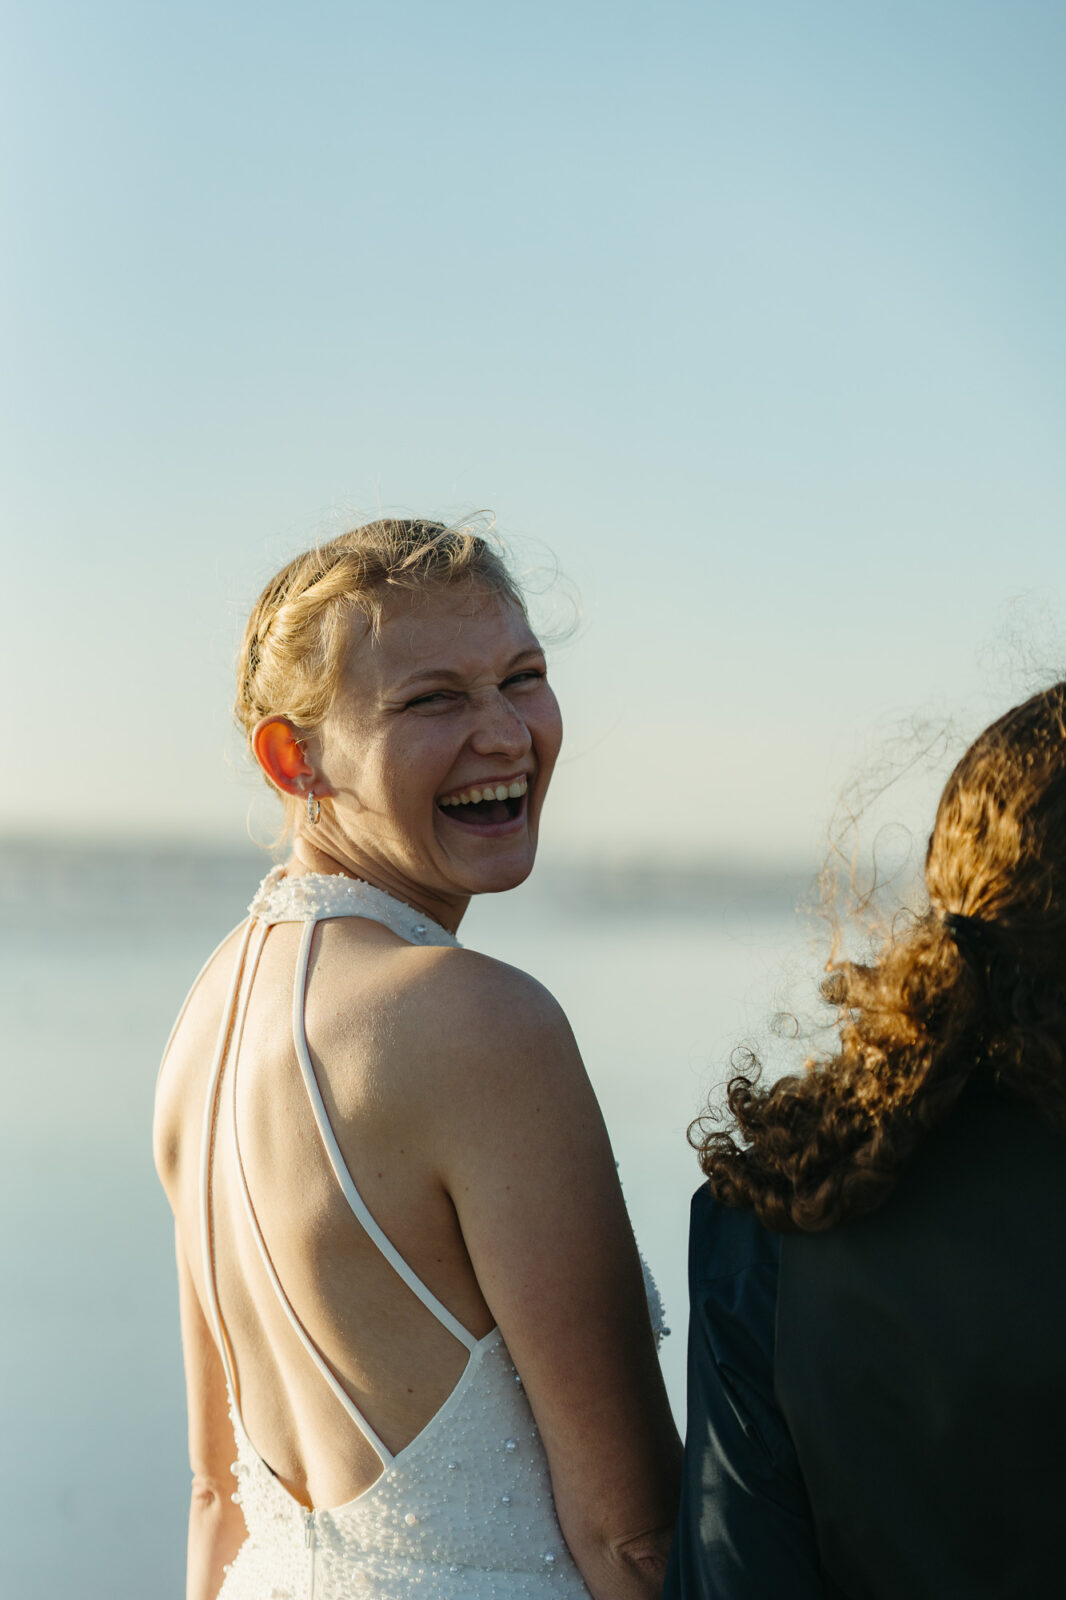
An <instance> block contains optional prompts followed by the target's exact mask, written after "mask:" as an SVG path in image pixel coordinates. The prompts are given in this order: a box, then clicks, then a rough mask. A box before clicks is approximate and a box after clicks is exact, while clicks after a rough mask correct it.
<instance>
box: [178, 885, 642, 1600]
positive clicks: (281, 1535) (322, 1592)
mask: <svg viewBox="0 0 1066 1600" xmlns="http://www.w3.org/2000/svg"><path fill="white" fill-rule="evenodd" d="M250 909H251V920H250V921H249V923H248V926H247V928H246V930H245V934H244V939H243V943H242V946H241V953H240V956H239V959H238V971H237V973H236V975H235V977H234V982H233V986H232V989H231V994H230V1002H229V1007H228V1010H227V1015H226V1016H225V1017H224V1019H223V1025H222V1029H221V1031H220V1040H219V1045H218V1048H217V1050H216V1057H215V1062H214V1066H213V1071H212V1080H211V1087H210V1090H209V1095H208V1101H209V1104H208V1108H207V1113H206V1115H205V1137H204V1144H203V1148H204V1152H205V1154H204V1162H203V1166H202V1170H201V1196H202V1202H201V1203H202V1215H203V1230H202V1231H203V1247H204V1271H205V1281H206V1284H207V1291H208V1308H209V1311H210V1314H211V1318H212V1321H213V1324H214V1328H215V1335H216V1341H217V1343H218V1347H219V1349H220V1351H221V1353H222V1359H223V1364H224V1366H225V1368H226V1378H227V1386H228V1389H229V1395H230V1415H231V1418H232V1421H233V1431H234V1438H235V1441H236V1448H237V1460H236V1462H235V1463H234V1472H235V1474H236V1477H237V1480H238V1492H237V1496H236V1498H237V1499H238V1500H239V1502H240V1505H241V1508H242V1511H243V1513H244V1519H245V1522H246V1524H247V1528H248V1538H247V1539H246V1540H245V1542H244V1544H243V1545H242V1546H241V1549H240V1551H239V1553H238V1555H237V1557H236V1559H235V1561H234V1562H233V1564H232V1565H231V1566H230V1567H229V1569H228V1570H227V1574H226V1577H225V1581H224V1582H223V1585H222V1588H221V1590H220V1591H219V1600H305V1597H306V1600H342V1597H343V1600H349V1597H354V1596H358V1597H361V1600H408V1597H410V1596H419V1595H421V1596H424V1597H425V1600H497V1597H498V1600H550V1597H551V1596H552V1595H554V1596H556V1597H558V1600H588V1591H587V1590H586V1588H585V1585H584V1582H583V1580H582V1578H581V1575H580V1573H579V1571H578V1569H577V1566H576V1565H575V1563H574V1560H573V1557H572V1556H571V1555H570V1552H569V1550H568V1549H567V1546H566V1542H565V1540H564V1538H563V1535H562V1532H561V1530H560V1528H559V1523H558V1520H557V1518H556V1514H555V1506H554V1501H553V1499H552V1491H551V1481H550V1476H549V1471H548V1462H547V1457H546V1455H545V1451H544V1447H543V1444H542V1443H541V1439H540V1436H539V1433H538V1431H537V1426H536V1422H535V1420H534V1417H533V1413H532V1411H531V1409H530V1406H529V1402H528V1400H527V1399H526V1395H525V1392H524V1390H523V1388H522V1383H521V1379H520V1377H519V1375H518V1373H517V1371H516V1370H515V1367H514V1364H513V1362H512V1361H511V1358H510V1355H509V1353H508V1350H507V1347H506V1345H505V1344H504V1341H503V1337H502V1335H501V1334H500V1332H499V1330H498V1329H495V1328H494V1329H493V1330H492V1331H491V1332H490V1333H488V1334H487V1335H486V1336H485V1337H484V1338H483V1339H475V1338H474V1337H473V1336H472V1335H471V1334H470V1333H469V1332H468V1331H467V1329H466V1328H464V1327H463V1326H462V1324H461V1323H459V1322H458V1321H457V1320H456V1319H455V1317H454V1316H452V1314H451V1313H450V1312H449V1311H448V1309H447V1308H446V1307H445V1306H444V1305H442V1304H441V1302H440V1301H438V1300H437V1299H436V1298H435V1296H434V1295H433V1294H432V1293H431V1292H430V1291H429V1290H428V1289H427V1288H426V1286H425V1285H424V1284H422V1283H421V1281H420V1280H419V1279H418V1278H417V1277H416V1275H415V1274H414V1273H413V1272H412V1270H411V1268H410V1267H409V1266H408V1265H407V1263H406V1262H405V1261H404V1260H403V1259H402V1257H400V1256H399V1254H398V1252H397V1251H396V1250H395V1248H394V1247H393V1245H392V1244H391V1242H390V1241H389V1240H388V1239H387V1237H386V1236H385V1235H384V1234H383V1233H382V1231H381V1229H380V1228H379V1227H378V1224H377V1222H376V1221H375V1220H374V1218H373V1216H372V1215H371V1213H370V1212H369V1210H368V1209H367V1207H366V1205H365V1204H364V1202H363V1199H362V1197H361V1195H359V1193H358V1191H357V1190H356V1188H355V1184H354V1182H353V1180H352V1177H351V1174H350V1173H349V1172H348V1169H347V1167H346V1165H345V1164H344V1158H343V1156H342V1154H341V1152H340V1149H339V1146H338V1145H337V1142H336V1139H335V1137H334V1134H333V1130H332V1128H331V1126H330V1124H329V1119H328V1116H327V1114H326V1110H325V1106H324V1104H323V1101H322V1096H321V1093H320V1091H319V1088H318V1084H317V1079H316V1077H315V1072H314V1067H313V1065H312V1063H311V1059H310V1054H309V1051H308V1048H307V1041H306V1036H305V1034H304V1027H303V1002H304V996H305V994H306V985H307V973H308V960H309V955H310V948H311V939H312V936H313V932H314V927H315V924H316V923H317V922H318V921H321V920H323V919H324V918H329V917H338V916H361V917H368V918H370V919H371V920H373V921H376V922H381V923H383V924H384V925H385V926H386V927H389V928H391V929H392V930H393V931H394V932H395V933H397V934H398V935H399V936H400V937H401V938H404V939H406V940H408V941H409V942H411V943H418V944H449V945H454V944H456V943H457V942H458V941H457V940H456V939H455V938H454V936H453V935H452V934H450V933H448V932H447V931H446V930H445V929H444V928H442V927H440V926H439V925H438V924H437V923H435V922H433V921H432V920H431V919H430V918H428V917H425V916H422V915H420V914H419V913H418V912H417V911H415V910H414V909H413V908H412V907H410V906H406V905H403V904H402V903H401V902H399V901H397V900H394V899H393V898H392V897H391V896H389V895H387V894H384V893H383V892H382V891H381V890H377V889H374V888H372V887H371V886H370V885H368V884H364V883H361V882H359V881H358V880H354V879H349V878H339V877H338V878H332V877H323V876H321V875H311V876H307V877H300V878H293V879H288V878H285V877H283V876H282V875H281V872H280V869H278V870H276V871H275V872H273V873H271V874H270V876H269V877H268V878H267V879H266V880H265V881H264V883H263V885H262V886H261V888H260V890H259V892H258V894H257V895H256V897H255V899H254V900H253V902H252V905H251V908H250ZM276 922H303V923H304V924H305V928H304V933H303V937H302V939H301V944H300V953H299V956H298V958H297V964H296V972H295V975H294V997H296V1000H297V1003H296V1004H295V1005H294V1010H293V1041H294V1044H295V1046H296V1054H297V1059H298V1062H299V1066H300V1071H301V1073H302V1074H303V1078H304V1083H305V1087H306V1089H307V1092H308V1096H309V1099H310V1102H311V1108H312V1111H313V1112H314V1116H315V1120H316V1123H317V1125H318V1131H319V1135H320V1137H321V1139H322V1143H323V1146H324V1149H325V1153H326V1155H327V1157H328V1159H329V1161H330V1164H331V1165H332V1167H333V1170H334V1174H335V1176H336V1178H337V1182H338V1184H339V1185H340V1187H341V1189H342V1190H343V1192H344V1194H345V1197H346V1198H347V1200H348V1203H349V1205H350V1206H351V1208H352V1210H353V1212H354V1213H355V1215H356V1217H357V1218H358V1219H359V1221H360V1223H361V1224H362V1226H363V1227H364V1228H365V1229H366V1231H367V1233H368V1235H369V1236H370V1238H371V1239H373V1241H374V1242H375V1244H376V1245H377V1246H378V1248H379V1249H380V1250H381V1252H382V1254H383V1255H384V1256H385V1257H386V1259H387V1260H388V1261H390V1262H391V1264H392V1265H393V1267H394V1268H395V1270H396V1272H397V1273H398V1274H399V1275H400V1276H401V1277H402V1278H403V1280H404V1281H405V1282H406V1283H407V1285H408V1287H409V1288H411V1289H412V1290H413V1292H414V1293H415V1294H417V1295H418V1297H419V1299H421V1300H422V1302H423V1304H425V1305H426V1306H427V1307H428V1308H429V1309H430V1311H432V1312H433V1315H434V1316H435V1317H436V1318H437V1320H438V1321H439V1322H440V1323H441V1324H442V1325H443V1326H444V1327H446V1328H447V1329H448V1330H449V1331H450V1332H451V1333H452V1334H453V1336H454V1337H455V1338H456V1339H457V1340H458V1341H459V1342H460V1343H461V1344H463V1345H464V1346H465V1348H466V1350H467V1352H468V1356H467V1364H466V1367H465V1368H464V1370H463V1373H462V1375H461V1377H460V1379H459V1381H458V1383H457V1384H456V1386H455V1388H454V1389H453V1390H452V1392H451V1394H450V1395H449V1396H448V1399H447V1400H446V1401H445V1402H444V1404H443V1405H442V1406H441V1408H440V1410H439V1411H437V1413H436V1414H435V1415H434V1416H433V1417H432V1418H431V1419H430V1421H429V1422H428V1423H427V1424H426V1426H425V1427H424V1428H423V1429H422V1431H421V1432H420V1433H419V1434H418V1435H417V1436H416V1437H415V1438H414V1439H413V1440H412V1441H411V1443H410V1444H408V1445H407V1446H406V1447H405V1448H404V1449H402V1450H400V1451H399V1452H397V1453H396V1454H395V1455H393V1454H392V1453H390V1451H389V1450H388V1449H387V1448H386V1447H385V1445H384V1444H383V1442H382V1441H381V1440H380V1439H379V1438H378V1436H377V1435H376V1433H375V1432H374V1430H373V1429H372V1428H371V1426H370V1425H369V1423H368V1421H367V1420H366V1418H364V1417H363V1416H362V1414H361V1413H360V1412H359V1411H358V1409H357V1408H356V1406H355V1404H354V1402H353V1401H352V1399H351V1397H350V1396H349V1395H348V1394H347V1392H346V1390H344V1389H343V1387H342V1386H341V1385H340V1384H339V1383H338V1382H337V1379H336V1377H335V1375H334V1373H333V1371H332V1369H331V1368H330V1367H329V1365H328V1363H326V1361H325V1358H324V1357H323V1356H322V1354H321V1352H320V1351H319V1350H318V1348H317V1346H316V1345H315V1344H314V1343H313V1341H312V1340H311V1338H310V1336H309V1335H308V1333H307V1331H306V1329H304V1328H303V1325H302V1324H301V1323H300V1321H299V1319H298V1318H297V1316H296V1313H295V1311H294V1310H293V1308H292V1305H291V1303H290V1302H289V1299H288V1296H287V1294H286V1292H285V1289H284V1286H283V1285H282V1284H281V1282H280V1281H279V1279H278V1278H277V1275H276V1273H275V1271H274V1267H273V1263H272V1261H271V1258H270V1252H269V1250H268V1248H267V1244H266V1241H265V1240H264V1238H263V1235H262V1233H261V1231H260V1228H259V1223H258V1219H257V1217H256V1214H255V1208H254V1205H253V1202H252V1197H251V1195H250V1193H249V1192H248V1189H247V1185H246V1183H245V1186H244V1202H245V1211H246V1213H247V1216H248V1220H249V1222H250V1224H251V1226H252V1232H253V1238H254V1240H255V1242H256V1244H257V1246H258V1248H259V1251H260V1255H261V1257H262V1260H263V1265H264V1267H265V1268H266V1271H267V1274H268V1277H269V1278H270V1280H271V1282H272V1284H273V1286H274V1289H275V1292H276V1294H277V1296H278V1300H279V1303H280V1305H281V1307H282V1309H283V1311H284V1312H285V1314H286V1316H287V1317H288V1318H289V1321H290V1323H291V1324H292V1326H293V1329H294V1331H295V1332H296V1334H297V1336H298V1337H299V1339H300V1340H301V1342H302V1343H303V1345H304V1348H305V1349H306V1351H307V1353H308V1356H309V1358H310V1359H311V1361H312V1362H313V1363H314V1364H315V1365H316V1366H317V1367H318V1369H319V1372H320V1373H321V1376H322V1380H323V1382H324V1383H325V1384H327V1385H328V1387H329V1388H330V1389H331V1390H332V1391H333V1393H334V1395H335V1397H336V1399H337V1402H338V1404H339V1405H341V1406H342V1407H343V1408H344V1409H345V1411H347V1413H348V1415H349V1417H350V1418H351V1421H352V1424H353V1426H354V1427H356V1428H358V1429H359V1430H360V1431H361V1432H362V1434H363V1435H364V1437H365V1438H366V1439H367V1440H368V1441H369V1443H370V1444H371V1445H372V1446H373V1448H374V1450H375V1451H376V1453H377V1454H378V1456H379V1458H380V1460H381V1465H382V1470H381V1473H380V1475H379V1477H378V1478H377V1479H376V1480H375V1481H374V1482H373V1483H372V1484H371V1485H370V1487H369V1488H368V1489H366V1490H365V1491H364V1492H363V1493H362V1494H361V1495H358V1496H357V1497H356V1498H355V1499H354V1500H351V1501H349V1502H348V1503H347V1504H345V1505H343V1506H338V1507H335V1508H332V1509H315V1510H313V1511H311V1510H308V1509H306V1508H305V1507H304V1506H302V1505H301V1504H300V1503H299V1502H298V1501H297V1500H296V1499H294V1498H293V1496H292V1495H291V1494H290V1493H289V1492H288V1490H287V1489H285V1487H284V1485H283V1484H282V1483H281V1482H280V1481H279V1479H278V1478H277V1477H276V1476H275V1474H274V1473H273V1472H272V1471H271V1470H270V1468H269V1467H268V1466H267V1464H266V1463H265V1461H264V1460H263V1459H262V1457H261V1456H260V1455H259V1454H258V1453H257V1451H256V1449H255V1447H254V1446H253V1444H252V1442H251V1440H250V1439H249V1438H248V1435H247V1432H246V1431H245V1427H244V1423H243V1420H242V1417H241V1413H240V1406H239V1402H238V1399H237V1389H236V1384H235V1381H234V1373H233V1371H232V1367H231V1364H230V1358H229V1355H228V1353H227V1340H226V1338H225V1333H224V1326H223V1322H222V1314H221V1309H220V1307H219V1305H218V1300H217V1293H216V1289H215V1281H214V1265H213V1255H212V1246H211V1226H210V1170H209V1168H210V1154H209V1152H210V1148H211V1140H212V1137H213V1126H214V1121H213V1119H214V1106H215V1103H216V1100H217V1097H218V1094H219V1085H220V1082H221V1077H222V1071H223V1066H224V1062H225V1055H226V1039H227V1038H228V1037H229V1036H230V1034H231V1032H232V1033H233V1035H234V1036H236V1037H238V1038H239V1037H240V1033H241V1027H242V1023H243V1015H244V1008H245V1007H246V1005H247V999H248V994H249V992H250V988H251V983H252V980H253V978H254V974H255V968H256V965H257V963H258V958H259V953H260V952H261V950H262V946H263V942H264V940H265V938H266V933H267V930H268V928H269V927H270V926H271V925H272V924H273V923H276ZM242 973H243V974H244V976H243V978H242V976H241V974H242ZM235 1081H236V1069H235V1068H234V1070H233V1071H232V1072H231V1073H230V1084H231V1093H233V1094H234V1096H235ZM235 1104H236V1101H235V1099H234V1106H235ZM234 1130H235V1131H234V1138H235V1139H236V1138H237V1134H236V1123H235V1122H234ZM237 1154H238V1162H237V1167H238V1170H241V1171H243V1169H241V1164H240V1161H239V1148H238V1151H237ZM241 1181H242V1183H243V1182H244V1179H243V1175H242V1180H241ZM645 1274H646V1281H647V1283H648V1288H649V1302H650V1305H651V1310H652V1320H653V1325H654V1326H655V1328H656V1332H657V1333H658V1332H659V1331H660V1330H661V1327H662V1314H661V1305H660V1303H659V1298H658V1294H657V1293H656V1291H655V1288H654V1284H652V1283H651V1280H650V1276H649V1275H648V1274H647V1269H646V1268H645Z"/></svg>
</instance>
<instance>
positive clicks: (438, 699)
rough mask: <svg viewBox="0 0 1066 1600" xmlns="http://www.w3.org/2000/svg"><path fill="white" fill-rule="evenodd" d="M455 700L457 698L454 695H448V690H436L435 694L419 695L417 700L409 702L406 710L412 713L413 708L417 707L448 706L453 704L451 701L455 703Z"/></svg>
mask: <svg viewBox="0 0 1066 1600" xmlns="http://www.w3.org/2000/svg"><path fill="white" fill-rule="evenodd" d="M454 699H455V696H454V695H452V694H448V693H447V691H446V690H444V689H437V690H435V691H434V692H433V694H420V695H418V697H417V698H416V699H414V700H408V702H407V705H406V707H405V708H404V709H405V710H407V711H410V710H411V709H412V707H415V706H427V707H437V706H446V705H449V704H450V703H451V701H453V700H454Z"/></svg>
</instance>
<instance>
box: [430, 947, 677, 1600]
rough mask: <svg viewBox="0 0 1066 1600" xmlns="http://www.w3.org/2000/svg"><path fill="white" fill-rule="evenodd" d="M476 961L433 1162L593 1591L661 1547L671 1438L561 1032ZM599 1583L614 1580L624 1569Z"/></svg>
mask: <svg viewBox="0 0 1066 1600" xmlns="http://www.w3.org/2000/svg"><path fill="white" fill-rule="evenodd" d="M494 977H495V979H497V980H498V981H494V982H492V983H490V984H488V985H487V992H474V993H472V994H470V995H469V996H467V997H465V1003H464V1000H463V999H461V1000H460V1003H459V1005H458V1006H457V1007H456V1009H455V1013H454V1016H453V1026H452V1027H451V1028H449V1030H448V1042H447V1045H446V1047H445V1048H446V1054H447V1056H448V1057H449V1060H448V1061H446V1062H445V1067H444V1074H443V1080H444V1083H445V1084H446V1088H447V1093H446V1094H445V1095H444V1096H443V1097H442V1107H441V1114H442V1116H443V1118H444V1120H445V1123H446V1126H445V1127H444V1128H443V1129H442V1130H441V1141H440V1148H441V1150H442V1152H443V1154H442V1159H441V1176H442V1179H443V1181H444V1183H445V1187H446V1188H447V1190H448V1192H449V1194H450V1195H451V1197H452V1200H453V1203H454V1205H455V1208H456V1211H457V1214H458V1217H459V1222H460V1225H461V1227H462V1231H463V1236H464V1239H465V1241H466V1245H467V1249H468V1250H469V1253H470V1258H471V1261H472V1262H473V1265H474V1270H475V1273H476V1275H477V1278H478V1282H479V1284H480V1287H481V1291H482V1293H483V1294H484V1296H485V1299H486V1301H487V1302H488V1305H489V1307H490V1309H491V1311H492V1313H493V1315H494V1317H495V1318H496V1321H497V1322H498V1324H499V1326H500V1329H501V1332H502V1333H503V1336H504V1338H505V1340H506V1342H507V1345H508V1349H509V1350H510V1352H511V1356H512V1358H513V1360H514V1362H515V1365H516V1367H517V1368H518V1371H519V1373H520V1374H521V1377H522V1381H523V1384H524V1387H525V1389H526V1392H527V1395H528V1397H529V1401H530V1404H531V1406H532V1408H533V1411H534V1414H535V1416H536V1419H537V1424H538V1427H539V1429H540V1433H541V1436H542V1438H543V1440H544V1444H545V1448H546V1450H547V1454H548V1461H549V1466H550V1469H551V1475H552V1484H553V1489H554V1493H555V1500H556V1506H557V1509H558V1512H559V1517H560V1522H561V1524H562V1527H563V1531H564V1533H565V1534H566V1537H567V1542H568V1543H569V1545H570V1548H571V1550H572V1551H573V1553H574V1555H575V1557H576V1558H577V1559H578V1562H579V1564H580V1565H581V1566H582V1570H583V1573H584V1575H585V1577H586V1581H587V1582H589V1583H590V1587H592V1588H593V1592H594V1593H595V1592H596V1590H597V1587H601V1589H602V1585H597V1583H596V1581H595V1578H594V1576H593V1571H594V1569H596V1568H597V1564H598V1563H601V1562H605V1563H606V1568H605V1570H609V1569H610V1568H611V1565H612V1563H613V1564H614V1565H615V1566H616V1567H618V1568H620V1569H625V1568H626V1566H627V1563H628V1565H630V1566H632V1567H633V1568H634V1570H637V1571H639V1570H641V1566H642V1561H643V1560H644V1559H645V1558H646V1560H647V1562H648V1563H649V1564H650V1565H649V1566H645V1567H644V1568H643V1570H644V1572H645V1574H647V1572H648V1571H650V1570H652V1569H653V1568H654V1567H655V1566H656V1565H657V1564H658V1562H659V1561H660V1560H663V1561H664V1560H665V1545H666V1543H667V1541H668V1537H669V1530H670V1528H671V1527H672V1525H673V1519H674V1515H675V1511H676V1506H677V1470H678V1460H679V1450H680V1447H679V1444H678V1440H677V1434H676V1431H675V1429H674V1425H673V1420H672V1417H671V1415H670V1411H669V1406H668V1403H667V1400H666V1394H665V1389H664V1386H663V1382H662V1375H661V1371H660V1368H659V1362H658V1357H657V1355H656V1352H655V1346H654V1341H653V1338H652V1333H651V1327H650V1321H649V1314H648V1307H647V1300H646V1295H645V1290H644V1283H643V1275H642V1272H641V1268H640V1262H639V1259H638V1256H637V1251H636V1247H635V1245H634V1242H633V1235H632V1231H631V1228H630V1224H629V1218H628V1215H627V1213H626V1209H625V1205H624V1203H623V1200H622V1194H621V1190H620V1187H619V1183H618V1178H617V1173H616V1171H615V1165H614V1160H613V1157H612V1154H611V1148H610V1144H609V1141H608V1138H607V1133H606V1130H605V1128H604V1125H603V1119H602V1117H601V1115H600V1110H599V1106H598V1105H597V1102H596V1098H595V1095H594V1094H593V1091H592V1088H591V1085H590V1084H589V1081H588V1078H587V1076H586V1074H585V1071H584V1068H583V1066H582V1063H581V1059H580V1056H579V1054H578V1051H577V1046H576V1044H575V1042H574V1039H573V1035H572V1033H571V1031H570V1028H569V1026H568V1024H567V1023H566V1019H565V1017H564V1016H563V1014H562V1012H561V1011H560V1010H559V1007H558V1006H557V1005H556V1003H555V1002H554V1000H552V999H551V997H550V996H549V995H547V994H546V992H545V991H544V990H542V989H541V988H540V987H539V985H535V984H533V983H532V981H531V980H529V979H527V978H526V977H525V976H524V975H523V974H518V973H514V972H512V971H511V969H506V968H505V969H502V972H501V971H499V970H497V971H496V973H495V974H494ZM627 1544H628V1545H629V1549H628V1551H627V1550H626V1546H627ZM623 1575H624V1574H623V1571H622V1570H619V1571H616V1572H615V1573H614V1578H615V1579H618V1578H622V1577H623ZM658 1576H659V1578H661V1571H660V1572H659V1574H658ZM611 1592H617V1593H625V1592H626V1588H625V1585H624V1582H623V1583H622V1584H621V1586H619V1584H618V1583H617V1582H614V1581H612V1585H611ZM634 1592H636V1591H634Z"/></svg>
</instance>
